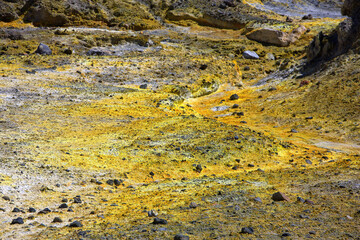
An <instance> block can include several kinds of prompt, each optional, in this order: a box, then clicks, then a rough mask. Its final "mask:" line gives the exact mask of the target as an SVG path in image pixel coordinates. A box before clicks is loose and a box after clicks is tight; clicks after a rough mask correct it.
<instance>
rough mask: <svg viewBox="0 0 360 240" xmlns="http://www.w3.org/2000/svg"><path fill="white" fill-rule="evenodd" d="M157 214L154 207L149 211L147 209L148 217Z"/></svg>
mask: <svg viewBox="0 0 360 240" xmlns="http://www.w3.org/2000/svg"><path fill="white" fill-rule="evenodd" d="M157 215H158V213H157V211H156V210H154V209H151V210H150V211H148V216H149V217H156V216H157Z"/></svg>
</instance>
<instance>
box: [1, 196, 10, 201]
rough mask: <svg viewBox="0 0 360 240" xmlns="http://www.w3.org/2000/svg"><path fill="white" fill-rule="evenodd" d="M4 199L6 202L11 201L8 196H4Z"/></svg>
mask: <svg viewBox="0 0 360 240" xmlns="http://www.w3.org/2000/svg"><path fill="white" fill-rule="evenodd" d="M2 199H4V200H5V201H10V198H9V197H8V196H3V197H2Z"/></svg>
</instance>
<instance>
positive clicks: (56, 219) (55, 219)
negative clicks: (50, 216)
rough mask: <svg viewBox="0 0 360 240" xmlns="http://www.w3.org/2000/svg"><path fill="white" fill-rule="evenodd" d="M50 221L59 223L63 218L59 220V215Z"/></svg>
mask: <svg viewBox="0 0 360 240" xmlns="http://www.w3.org/2000/svg"><path fill="white" fill-rule="evenodd" d="M52 222H53V223H61V222H63V220H61V218H59V217H55V218H54V220H53V221H52Z"/></svg>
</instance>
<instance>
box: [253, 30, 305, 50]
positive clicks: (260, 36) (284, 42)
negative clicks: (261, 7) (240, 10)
mask: <svg viewBox="0 0 360 240" xmlns="http://www.w3.org/2000/svg"><path fill="white" fill-rule="evenodd" d="M306 30H307V29H306V27H304V26H303V25H300V26H299V27H297V28H295V29H294V30H293V31H292V32H291V33H286V32H282V31H279V30H275V29H270V28H262V29H257V30H254V31H252V32H251V33H249V34H247V35H246V37H247V38H248V39H250V40H254V41H257V42H260V43H265V44H270V45H275V46H279V47H287V46H289V45H290V44H291V43H293V42H295V41H297V40H298V39H299V38H300V37H301V36H302V35H303V34H304V33H305V32H306Z"/></svg>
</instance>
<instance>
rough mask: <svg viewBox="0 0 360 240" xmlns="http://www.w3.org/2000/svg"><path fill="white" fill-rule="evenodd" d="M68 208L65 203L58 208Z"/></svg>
mask: <svg viewBox="0 0 360 240" xmlns="http://www.w3.org/2000/svg"><path fill="white" fill-rule="evenodd" d="M68 207H69V206H68V205H67V204H66V203H62V204H60V206H59V208H68Z"/></svg>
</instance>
